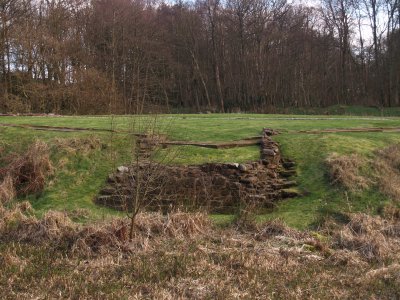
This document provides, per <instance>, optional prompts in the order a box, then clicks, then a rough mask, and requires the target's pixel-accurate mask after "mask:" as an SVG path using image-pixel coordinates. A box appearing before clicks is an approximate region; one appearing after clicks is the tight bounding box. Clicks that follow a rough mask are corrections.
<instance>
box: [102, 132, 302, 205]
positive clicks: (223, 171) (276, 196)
mask: <svg viewBox="0 0 400 300" xmlns="http://www.w3.org/2000/svg"><path fill="white" fill-rule="evenodd" d="M275 134H277V133H276V132H275V131H274V130H271V129H268V128H265V129H264V130H263V135H262V140H261V143H260V145H261V149H260V154H261V158H260V160H259V161H254V162H249V163H242V164H238V163H230V164H222V163H215V164H214V163H208V164H203V165H191V166H167V165H158V164H155V163H150V162H142V163H141V164H140V165H138V166H130V167H127V166H120V167H118V169H117V172H116V173H115V174H112V175H110V176H109V177H108V180H107V184H106V186H105V187H104V188H103V189H102V190H101V191H100V193H99V195H98V197H97V198H96V200H95V202H96V203H97V204H99V205H104V206H108V207H112V208H114V209H117V210H126V209H128V210H129V209H130V208H131V205H132V202H133V199H134V197H135V195H136V189H137V187H138V186H141V189H142V190H144V188H143V187H144V186H146V192H145V191H141V190H140V192H139V195H140V197H143V199H145V201H146V202H147V203H148V204H149V207H150V208H153V209H162V210H165V209H170V208H173V207H180V206H185V207H192V208H196V209H198V208H201V209H205V210H207V211H208V212H213V213H218V212H219V213H222V212H224V213H227V212H234V211H236V210H237V207H238V206H239V205H240V204H241V203H243V202H245V203H248V202H250V201H256V202H257V203H258V204H259V205H260V207H265V208H272V207H274V203H275V202H276V201H279V200H281V199H284V198H291V197H296V196H298V192H296V191H295V190H291V189H290V188H292V187H294V186H296V182H295V181H293V180H289V178H290V177H292V176H294V175H295V174H296V171H295V169H294V168H295V163H294V162H293V161H290V160H287V159H283V158H282V157H281V155H280V151H279V145H278V144H277V143H276V142H275V141H273V140H272V138H271V136H273V135H275ZM137 177H140V180H141V181H142V183H140V184H139V183H138V182H137ZM141 193H142V194H141Z"/></svg>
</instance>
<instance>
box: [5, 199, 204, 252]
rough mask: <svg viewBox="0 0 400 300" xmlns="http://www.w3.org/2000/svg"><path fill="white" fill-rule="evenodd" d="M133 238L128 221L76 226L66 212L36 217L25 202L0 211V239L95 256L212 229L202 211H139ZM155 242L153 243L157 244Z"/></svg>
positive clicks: (195, 234)
mask: <svg viewBox="0 0 400 300" xmlns="http://www.w3.org/2000/svg"><path fill="white" fill-rule="evenodd" d="M135 224H136V230H135V232H134V233H135V234H134V238H133V239H132V240H130V239H129V238H128V232H129V229H128V228H129V222H128V220H126V219H115V220H111V221H106V222H102V223H97V224H90V225H79V224H77V223H74V222H73V221H72V220H71V219H70V218H69V217H68V215H67V214H66V213H62V212H57V211H48V212H47V213H46V214H45V215H44V216H43V217H42V218H40V219H38V218H36V217H35V216H34V215H33V214H32V208H31V206H30V204H29V203H28V202H25V203H21V204H18V205H17V206H15V207H13V208H11V209H5V208H2V210H1V211H0V237H1V238H0V239H1V240H5V241H18V242H24V243H33V244H46V245H50V246H52V247H55V248H60V247H61V248H65V249H66V250H68V251H70V252H71V253H75V254H80V255H86V256H90V255H98V254H104V253H108V252H110V251H126V252H130V251H133V250H134V249H135V247H136V248H137V249H145V248H146V249H147V248H149V247H148V244H149V240H157V239H166V238H174V239H187V238H189V239H190V238H192V237H196V236H198V235H206V234H208V233H210V232H211V231H212V227H211V221H210V220H209V218H208V217H207V215H205V214H203V213H183V212H174V213H171V214H169V215H167V216H163V215H162V214H160V213H142V214H139V215H138V216H137V220H136V223H135ZM156 245H157V243H156V242H155V243H154V245H153V246H156Z"/></svg>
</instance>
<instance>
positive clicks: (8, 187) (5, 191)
mask: <svg viewBox="0 0 400 300" xmlns="http://www.w3.org/2000/svg"><path fill="white" fill-rule="evenodd" d="M16 194H17V193H16V191H15V187H14V182H13V179H12V177H11V176H10V175H6V176H5V177H4V179H3V181H2V182H1V183H0V203H1V204H6V203H8V202H10V201H11V200H13V199H14V198H15V196H16Z"/></svg>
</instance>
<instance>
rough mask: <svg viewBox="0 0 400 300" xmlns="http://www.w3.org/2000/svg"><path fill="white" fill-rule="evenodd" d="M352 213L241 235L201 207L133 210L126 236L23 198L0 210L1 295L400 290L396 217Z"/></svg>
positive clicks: (112, 225) (120, 224)
mask: <svg viewBox="0 0 400 300" xmlns="http://www.w3.org/2000/svg"><path fill="white" fill-rule="evenodd" d="M349 219H350V222H349V223H348V224H344V225H343V224H339V223H332V222H330V223H329V222H327V224H326V225H325V226H324V227H323V228H322V230H321V231H319V232H307V231H305V232H300V231H297V230H294V229H291V228H288V227H287V226H286V225H284V224H283V223H282V222H280V221H270V222H268V223H266V224H259V225H258V226H256V227H254V228H253V229H250V228H247V230H246V231H242V230H237V229H236V228H235V227H228V228H217V227H213V226H212V225H211V223H210V221H209V219H208V217H207V216H206V215H204V214H201V213H195V214H192V213H182V212H173V213H171V214H168V215H164V216H163V215H161V214H158V213H140V214H139V215H138V216H137V218H136V227H135V231H134V238H133V239H132V240H130V239H129V238H128V227H129V221H128V220H127V219H116V220H113V221H105V222H102V223H99V224H91V225H78V224H75V223H73V222H72V221H71V220H70V219H69V218H68V217H67V216H66V215H65V214H64V213H59V212H48V213H47V214H46V215H45V216H44V217H43V218H42V219H37V218H36V217H34V216H32V215H31V208H30V206H29V205H28V204H20V205H17V206H16V207H15V208H13V209H4V208H2V209H0V239H1V242H2V247H1V248H0V253H1V254H2V255H1V256H0V266H1V268H2V272H1V274H0V282H1V283H2V284H1V285H0V294H2V295H7V296H10V295H14V296H18V297H23V296H27V295H29V297H41V296H43V295H44V294H46V295H47V296H54V297H58V295H59V293H62V294H63V296H66V297H69V296H71V297H72V296H78V297H82V298H97V297H102V298H115V297H118V298H120V297H133V298H142V297H146V298H164V299H172V298H181V299H204V298H213V299H233V298H237V297H240V298H247V297H249V298H252V299H254V298H266V297H269V296H270V295H271V294H273V295H274V297H278V298H282V297H284V298H293V299H298V298H304V297H307V298H310V297H314V298H327V297H331V298H334V299H338V298H343V297H349V298H365V297H371V296H373V295H375V296H377V297H379V298H381V299H382V298H389V297H393V296H395V295H397V296H398V295H400V290H399V289H398V288H397V287H398V284H397V283H398V280H399V277H398V276H397V270H398V265H397V264H396V263H392V262H393V261H396V260H398V258H399V254H400V244H399V243H398V240H397V239H398V236H399V235H398V233H399V232H398V231H393V230H392V229H390V228H393V227H396V228H397V227H398V226H399V220H392V219H390V220H386V219H383V218H380V217H371V216H367V215H364V214H354V215H349ZM389 229H390V230H389ZM394 233H395V234H394ZM28 270H29V272H28ZM57 270H62V272H61V271H57ZM27 272H28V273H27ZM29 274H30V275H29ZM40 278H41V279H42V280H40ZM316 279H318V280H316ZM82 285H84V286H85V288H82Z"/></svg>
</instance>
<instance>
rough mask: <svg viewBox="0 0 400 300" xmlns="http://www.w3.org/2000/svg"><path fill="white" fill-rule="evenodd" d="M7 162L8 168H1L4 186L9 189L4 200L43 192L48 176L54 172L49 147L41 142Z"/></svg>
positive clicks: (0, 174)
mask: <svg viewBox="0 0 400 300" xmlns="http://www.w3.org/2000/svg"><path fill="white" fill-rule="evenodd" d="M5 162H6V166H5V167H3V168H0V179H2V180H3V183H2V185H3V184H4V186H6V187H7V190H6V188H4V190H6V191H5V192H4V195H5V196H3V197H4V198H10V196H11V195H12V196H14V197H15V195H17V196H24V195H29V194H36V193H39V192H41V191H42V190H43V189H44V187H45V183H46V178H47V176H49V175H50V174H52V172H53V166H52V163H51V160H50V154H49V147H48V145H47V144H46V143H44V142H42V141H39V140H36V141H35V142H34V143H33V144H32V145H30V147H29V148H28V149H27V150H26V152H25V153H24V154H22V155H16V154H15V155H12V156H10V157H8V158H6V159H5ZM11 183H12V184H11ZM13 190H14V191H15V193H14V194H13Z"/></svg>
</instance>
